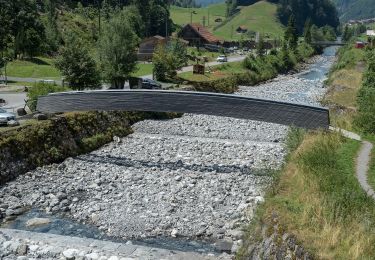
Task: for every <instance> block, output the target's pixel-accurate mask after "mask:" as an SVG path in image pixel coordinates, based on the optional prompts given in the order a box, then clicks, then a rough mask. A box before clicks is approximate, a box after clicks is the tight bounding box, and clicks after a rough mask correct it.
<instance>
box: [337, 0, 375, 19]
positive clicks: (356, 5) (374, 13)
mask: <svg viewBox="0 0 375 260" xmlns="http://www.w3.org/2000/svg"><path fill="white" fill-rule="evenodd" d="M333 1H334V2H335V4H336V6H337V9H338V10H339V14H340V19H341V20H342V21H347V20H350V19H364V18H373V17H375V2H374V0H333Z"/></svg>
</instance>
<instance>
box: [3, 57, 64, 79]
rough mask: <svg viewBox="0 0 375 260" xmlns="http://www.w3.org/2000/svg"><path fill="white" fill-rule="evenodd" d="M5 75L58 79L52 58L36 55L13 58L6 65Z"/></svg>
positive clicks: (59, 76)
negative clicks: (25, 57) (18, 58)
mask: <svg viewBox="0 0 375 260" xmlns="http://www.w3.org/2000/svg"><path fill="white" fill-rule="evenodd" d="M7 75H8V76H10V77H20V78H39V79H60V78H61V75H60V72H59V71H58V70H57V69H56V68H55V67H54V66H53V59H50V58H45V57H37V58H33V59H29V60H14V61H12V62H10V63H9V64H8V66H7Z"/></svg>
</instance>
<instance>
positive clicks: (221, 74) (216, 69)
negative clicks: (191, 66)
mask: <svg viewBox="0 0 375 260" xmlns="http://www.w3.org/2000/svg"><path fill="white" fill-rule="evenodd" d="M208 69H209V68H208V67H206V71H207V70H208ZM211 69H212V71H211V72H210V73H209V72H206V73H205V75H200V74H193V72H191V71H189V72H184V73H181V74H179V75H178V76H179V77H180V78H181V79H183V80H189V81H212V80H217V79H221V78H226V77H228V76H230V75H232V74H235V73H241V72H245V71H246V69H244V68H243V66H242V62H228V63H224V64H222V65H217V66H212V67H211Z"/></svg>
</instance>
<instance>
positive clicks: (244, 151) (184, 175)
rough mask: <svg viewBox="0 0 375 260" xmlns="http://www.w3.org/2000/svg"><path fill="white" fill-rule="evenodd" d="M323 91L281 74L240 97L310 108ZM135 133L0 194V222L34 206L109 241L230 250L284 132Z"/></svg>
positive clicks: (243, 126) (192, 128) (195, 124)
mask: <svg viewBox="0 0 375 260" xmlns="http://www.w3.org/2000/svg"><path fill="white" fill-rule="evenodd" d="M321 59H323V58H321ZM326 62H327V63H331V62H332V61H331V60H327V61H326ZM322 86H323V83H322V81H307V80H304V79H300V78H298V77H297V76H280V77H278V78H276V79H274V80H272V81H270V82H267V83H264V84H261V85H259V86H256V87H245V86H244V87H241V88H240V91H239V92H238V94H239V95H248V96H255V97H262V98H268V99H273V100H282V101H290V102H296V103H307V104H313V105H315V104H317V102H318V100H319V99H320V97H322V95H323V94H324V92H325V89H324V88H323V87H322ZM133 128H134V134H132V135H130V136H128V137H126V138H123V139H121V140H117V141H116V142H112V143H110V144H108V145H105V146H103V147H102V148H100V149H98V150H96V151H94V152H92V153H89V154H86V155H82V156H78V157H76V158H68V159H67V160H65V161H64V162H63V163H61V164H59V165H50V166H45V167H42V168H38V169H37V170H35V171H32V172H30V173H28V174H25V175H23V176H20V177H19V178H17V179H16V180H14V181H13V182H10V183H8V184H6V185H4V186H2V187H0V216H3V217H4V218H5V219H11V218H13V217H15V216H17V215H19V214H22V212H23V210H24V209H25V207H32V208H38V209H42V210H43V211H45V212H48V213H53V214H64V215H66V216H67V217H69V218H71V219H74V220H77V221H79V222H81V223H89V224H92V225H94V226H96V227H98V228H99V229H100V230H102V231H103V232H104V233H105V234H107V235H109V236H111V237H117V238H122V239H126V240H127V239H144V238H151V237H159V236H164V237H169V238H170V237H172V238H173V237H177V238H187V239H191V240H204V241H207V242H209V243H211V244H213V245H214V246H215V248H216V249H217V250H219V251H226V252H232V253H234V252H236V251H237V250H238V248H239V247H240V246H241V244H242V240H241V239H242V235H243V228H244V227H245V226H246V225H248V223H249V222H250V221H251V219H252V217H253V213H254V210H255V208H256V206H257V204H259V203H261V202H262V201H263V200H264V198H263V195H264V192H265V188H266V187H267V186H269V185H270V184H271V183H272V172H273V171H274V170H276V169H279V168H280V166H281V165H282V163H283V160H284V156H285V154H286V151H285V149H284V141H285V138H286V134H287V128H286V127H285V126H281V125H276V124H270V123H264V122H255V121H249V120H240V119H232V118H225V117H214V116H203V115H190V114H187V115H184V116H183V117H182V118H178V119H173V120H162V121H157V120H145V121H142V122H139V123H137V124H135V125H134V126H133Z"/></svg>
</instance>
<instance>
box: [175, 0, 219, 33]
mask: <svg viewBox="0 0 375 260" xmlns="http://www.w3.org/2000/svg"><path fill="white" fill-rule="evenodd" d="M191 12H195V14H193V15H192V18H193V23H201V24H203V19H204V18H203V17H205V19H206V26H208V24H209V26H208V27H209V28H211V29H212V28H213V27H214V26H215V25H216V24H217V23H216V24H215V19H216V18H221V19H222V20H225V13H226V5H225V3H221V4H213V5H209V6H207V7H203V8H182V7H177V6H171V9H170V13H171V18H172V20H173V22H174V23H175V24H178V25H184V24H188V23H190V19H191ZM208 15H209V16H210V21H209V23H208Z"/></svg>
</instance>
